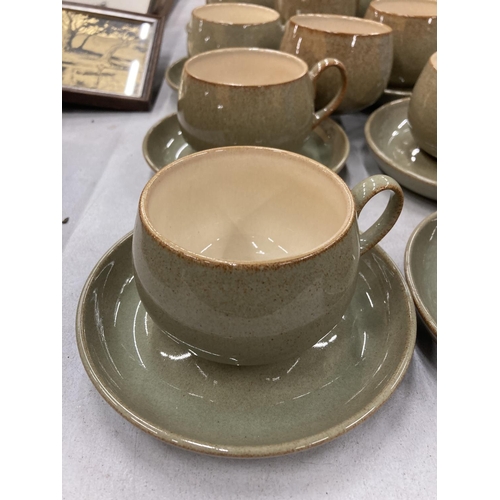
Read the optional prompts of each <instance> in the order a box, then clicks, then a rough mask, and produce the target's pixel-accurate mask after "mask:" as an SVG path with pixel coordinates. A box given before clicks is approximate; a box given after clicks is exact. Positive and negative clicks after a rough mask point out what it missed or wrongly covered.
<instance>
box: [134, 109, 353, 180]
mask: <svg viewBox="0 0 500 500" xmlns="http://www.w3.org/2000/svg"><path fill="white" fill-rule="evenodd" d="M174 117H177V113H171V114H170V115H167V116H165V117H164V118H162V119H160V120H158V121H157V122H156V123H155V124H154V125H152V126H151V127H150V128H149V130H148V131H147V132H146V135H145V136H144V139H143V140H142V155H143V156H144V159H145V160H146V163H147V164H148V166H149V168H150V169H151V170H152V171H153V172H154V173H157V172H159V171H160V170H162V169H163V168H165V167H166V166H167V165H170V163H167V164H165V165H163V167H161V168H158V167H157V165H156V163H155V162H153V160H152V159H151V157H150V155H149V151H148V141H149V138H150V137H151V135H152V134H153V132H154V131H155V130H156V129H157V128H158V127H159V126H160V125H161V124H163V123H164V122H166V121H168V120H172V119H173V118H174ZM328 120H329V121H330V122H332V123H328ZM325 126H329V127H330V128H332V129H335V133H338V134H339V135H340V136H341V137H342V139H343V142H344V143H345V147H344V153H343V155H342V157H341V158H340V160H339V161H338V162H337V163H336V165H335V166H334V167H332V166H330V165H325V164H324V163H323V162H321V161H319V160H315V161H317V162H318V163H320V164H321V165H323V166H325V167H326V168H328V169H329V170H331V171H332V172H334V173H335V174H340V172H341V171H342V170H343V169H344V167H345V166H346V163H347V159H348V158H349V155H350V153H351V143H350V141H349V137H348V136H347V133H346V131H345V130H344V129H343V128H342V127H341V126H340V125H339V124H338V123H337V122H336V121H335V120H334V119H333V118H331V117H328V118H327V119H326V120H323V121H322V122H321V123H320V124H319V125H318V126H316V127H315V128H314V129H313V130H311V134H312V133H314V131H315V130H316V129H320V128H323V130H324V127H325ZM308 137H309V136H308ZM184 140H185V139H184ZM186 142H187V141H186ZM274 149H276V148H274ZM284 151H285V150H284ZM196 152H198V151H196ZM297 154H302V153H297ZM302 156H305V155H302ZM306 158H308V157H307V156H306ZM173 161H175V160H173ZM173 161H172V162H173ZM172 162H171V163H172Z"/></svg>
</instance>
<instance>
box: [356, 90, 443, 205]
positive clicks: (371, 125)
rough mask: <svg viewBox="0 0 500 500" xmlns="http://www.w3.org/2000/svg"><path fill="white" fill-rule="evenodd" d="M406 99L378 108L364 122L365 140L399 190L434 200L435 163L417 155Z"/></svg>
mask: <svg viewBox="0 0 500 500" xmlns="http://www.w3.org/2000/svg"><path fill="white" fill-rule="evenodd" d="M409 102H410V99H409V98H407V99H400V100H397V101H393V102H390V103H388V104H385V105H383V106H381V107H380V108H378V109H377V110H376V111H374V112H373V113H372V114H371V115H370V117H369V118H368V120H367V122H366V125H365V137H366V142H367V143H368V146H369V148H370V150H371V152H372V154H373V156H374V158H375V160H376V161H377V163H378V165H379V167H380V168H381V170H382V171H383V172H384V173H386V174H387V175H390V176H391V177H393V178H394V179H396V180H397V181H398V182H399V183H400V184H401V185H402V186H404V187H406V188H408V189H410V190H411V191H414V192H415V193H418V194H421V195H422V196H425V197H427V198H431V199H432V200H436V199H437V161H436V158H434V157H433V156H430V155H428V154H427V153H425V152H424V151H421V150H420V148H419V147H418V145H417V143H416V142H415V139H414V137H413V135H412V133H411V130H410V127H409V125H408V106H409Z"/></svg>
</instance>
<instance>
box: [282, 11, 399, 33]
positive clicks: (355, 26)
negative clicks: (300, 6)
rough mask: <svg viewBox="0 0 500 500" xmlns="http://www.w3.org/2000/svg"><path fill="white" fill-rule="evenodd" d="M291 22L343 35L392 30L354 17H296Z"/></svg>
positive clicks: (325, 15)
mask: <svg viewBox="0 0 500 500" xmlns="http://www.w3.org/2000/svg"><path fill="white" fill-rule="evenodd" d="M291 21H292V22H293V23H295V24H297V25H298V26H304V27H306V28H310V29H315V30H320V31H326V32H327V33H337V34H344V35H382V34H385V33H390V32H391V31H392V29H391V28H390V27H389V26H387V25H385V24H382V23H378V22H375V21H371V20H369V19H361V18H356V17H344V16H335V15H327V14H323V15H315V14H313V15H298V16H293V17H292V19H291Z"/></svg>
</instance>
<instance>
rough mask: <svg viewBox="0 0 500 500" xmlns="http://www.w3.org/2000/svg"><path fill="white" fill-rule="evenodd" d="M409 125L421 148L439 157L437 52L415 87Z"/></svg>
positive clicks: (411, 100)
mask: <svg viewBox="0 0 500 500" xmlns="http://www.w3.org/2000/svg"><path fill="white" fill-rule="evenodd" d="M408 125H409V126H410V129H411V133H412V135H413V137H414V139H415V142H416V143H417V144H418V146H419V147H420V149H423V150H424V151H425V152H426V153H429V154H430V155H432V156H436V157H437V52H435V53H434V54H433V55H432V56H431V57H430V58H429V61H428V62H427V64H426V65H425V67H424V69H423V71H422V73H421V74H420V76H419V77H418V80H417V83H415V86H414V87H413V92H412V94H411V97H410V105H409V107H408Z"/></svg>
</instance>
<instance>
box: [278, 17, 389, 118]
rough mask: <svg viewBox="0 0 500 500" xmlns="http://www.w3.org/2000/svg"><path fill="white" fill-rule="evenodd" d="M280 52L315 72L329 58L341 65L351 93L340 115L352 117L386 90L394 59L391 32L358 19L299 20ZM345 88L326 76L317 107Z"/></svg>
mask: <svg viewBox="0 0 500 500" xmlns="http://www.w3.org/2000/svg"><path fill="white" fill-rule="evenodd" d="M280 50H282V51H284V52H288V53H290V54H295V55H296V56H299V57H300V58H301V59H303V60H304V61H305V62H306V63H307V64H308V65H309V66H310V67H312V65H313V64H314V63H315V62H316V61H318V60H319V59H323V58H324V57H335V58H337V59H339V60H340V61H342V63H343V64H344V66H345V68H346V72H347V92H346V95H345V96H344V99H343V100H342V103H341V104H340V105H339V107H338V108H337V109H336V111H335V113H336V114H341V113H353V112H355V111H360V110H362V109H364V108H367V107H368V106H371V105H372V104H374V103H375V102H376V101H377V100H378V99H379V97H380V96H381V95H382V94H383V93H384V90H385V88H386V87H387V83H388V81H389V77H390V74H391V68H392V57H393V40H392V29H391V28H390V27H389V26H387V25H385V24H382V23H378V22H375V21H368V20H367V19H360V18H358V17H349V16H337V15H330V14H303V15H297V16H293V17H291V18H290V20H289V21H288V23H287V25H286V29H285V33H284V35H283V40H282V41H281V47H280ZM340 85H341V81H340V78H339V75H338V73H337V72H335V71H332V70H326V71H325V72H324V73H323V74H322V75H321V76H320V77H319V78H318V82H317V85H316V106H317V107H322V106H324V105H325V104H326V103H327V102H328V101H329V100H330V99H331V96H332V95H333V94H334V93H335V92H337V90H338V89H339V87H340Z"/></svg>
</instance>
